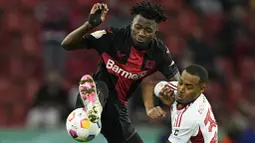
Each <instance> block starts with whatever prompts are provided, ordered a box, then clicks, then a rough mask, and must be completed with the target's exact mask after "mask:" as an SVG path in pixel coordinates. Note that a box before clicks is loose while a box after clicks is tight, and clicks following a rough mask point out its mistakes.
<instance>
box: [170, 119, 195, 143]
mask: <svg viewBox="0 0 255 143" xmlns="http://www.w3.org/2000/svg"><path fill="white" fill-rule="evenodd" d="M198 128H199V125H198V124H196V123H193V124H190V125H186V126H181V127H173V129H172V133H171V135H170V136H169V138H168V140H169V141H170V142H171V143H187V142H188V141H189V140H190V138H191V137H192V136H194V135H195V134H196V133H197V130H198Z"/></svg>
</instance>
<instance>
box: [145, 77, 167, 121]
mask: <svg viewBox="0 0 255 143" xmlns="http://www.w3.org/2000/svg"><path fill="white" fill-rule="evenodd" d="M152 76H153V75H152ZM152 76H149V77H147V78H146V79H144V80H143V82H142V94H143V102H144V106H145V110H146V114H147V116H148V117H149V118H151V119H160V118H162V117H164V116H165V114H166V113H165V111H164V110H163V109H162V108H161V107H160V106H157V107H155V105H154V87H155V85H156V84H157V82H156V81H154V80H151V77H152Z"/></svg>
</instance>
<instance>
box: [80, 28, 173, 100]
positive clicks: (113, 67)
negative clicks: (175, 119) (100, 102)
mask: <svg viewBox="0 0 255 143" xmlns="http://www.w3.org/2000/svg"><path fill="white" fill-rule="evenodd" d="M130 31H131V30H130V26H128V27H126V28H122V29H116V28H108V29H105V30H99V31H96V32H93V33H91V34H90V35H87V36H85V37H84V38H83V40H84V43H86V44H87V47H88V48H90V49H95V50H97V52H98V53H99V54H100V57H101V59H102V62H101V64H100V67H99V68H98V71H97V72H96V73H95V75H94V78H95V80H101V81H104V82H106V83H107V85H108V87H109V91H110V93H109V98H111V97H113V98H115V99H118V100H120V101H121V102H123V103H124V104H126V103H127V100H128V98H129V97H130V96H131V95H132V94H133V92H134V91H135V90H136V88H137V87H138V85H139V84H140V83H141V81H142V79H143V78H145V77H146V76H148V75H150V74H153V73H154V72H156V71H160V72H161V73H162V74H163V75H164V76H165V77H167V78H168V79H170V78H171V77H173V76H174V75H175V74H176V73H177V72H178V68H177V67H176V65H175V63H174V61H173V60H172V58H171V56H170V53H169V51H168V49H167V47H166V46H165V45H164V43H163V42H162V41H161V40H159V39H157V38H154V39H153V40H152V41H151V42H150V43H149V44H148V46H147V48H143V50H140V49H139V48H138V47H135V46H134V45H133V44H132V39H131V36H130Z"/></svg>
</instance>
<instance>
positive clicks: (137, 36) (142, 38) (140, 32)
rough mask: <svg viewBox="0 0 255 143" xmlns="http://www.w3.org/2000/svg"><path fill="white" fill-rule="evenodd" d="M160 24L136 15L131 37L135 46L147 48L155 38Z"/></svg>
mask: <svg viewBox="0 0 255 143" xmlns="http://www.w3.org/2000/svg"><path fill="white" fill-rule="evenodd" d="M157 30H158V24H157V23H156V22H155V20H149V19H146V18H144V17H143V16H141V15H136V16H135V17H134V19H133V21H132V25H131V37H132V39H133V42H134V44H135V45H139V46H146V45H147V44H148V43H149V42H150V41H151V40H152V39H153V38H154V37H155V36H156V31H157Z"/></svg>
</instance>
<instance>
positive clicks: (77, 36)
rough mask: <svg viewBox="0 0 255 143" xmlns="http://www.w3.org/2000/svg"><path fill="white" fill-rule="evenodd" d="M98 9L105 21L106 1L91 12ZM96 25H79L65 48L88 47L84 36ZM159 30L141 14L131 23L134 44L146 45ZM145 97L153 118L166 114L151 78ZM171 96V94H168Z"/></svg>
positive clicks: (68, 39) (71, 34)
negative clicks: (156, 104) (154, 91)
mask: <svg viewBox="0 0 255 143" xmlns="http://www.w3.org/2000/svg"><path fill="white" fill-rule="evenodd" d="M98 9H101V10H102V15H101V20H102V21H104V20H105V17H106V14H107V12H108V11H109V9H108V7H107V5H106V4H104V3H97V4H94V5H93V7H92V9H91V11H90V14H94V13H95V12H96V11H97V10H98ZM94 28H96V27H93V26H92V25H91V24H90V23H89V22H85V23H84V24H83V25H82V26H80V27H78V28H77V29H75V30H74V31H72V32H71V33H70V34H68V35H67V36H66V37H65V39H64V40H63V41H62V43H61V46H62V47H63V48H64V49H65V50H76V49H81V48H86V47H87V45H86V43H84V42H82V37H83V36H84V35H87V34H89V32H90V31H91V30H93V29H94ZM157 30H158V23H156V21H155V20H149V19H146V18H144V17H143V16H141V15H136V16H134V19H133V21H132V24H131V37H132V39H133V43H134V46H141V47H145V46H147V44H148V43H149V42H150V41H151V40H152V39H153V38H155V36H156V32H157ZM175 77H176V79H177V77H179V73H177V74H176V76H175ZM169 80H170V79H169ZM171 80H173V79H171ZM142 84H143V85H142V86H143V98H144V105H145V108H146V113H147V115H148V116H149V117H150V118H151V119H159V118H162V117H164V116H165V112H164V111H163V110H162V109H161V107H159V106H157V107H155V106H154V94H153V89H154V86H155V84H156V83H155V82H153V81H151V80H147V81H146V80H144V81H143V83H142ZM168 96H169V95H168Z"/></svg>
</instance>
